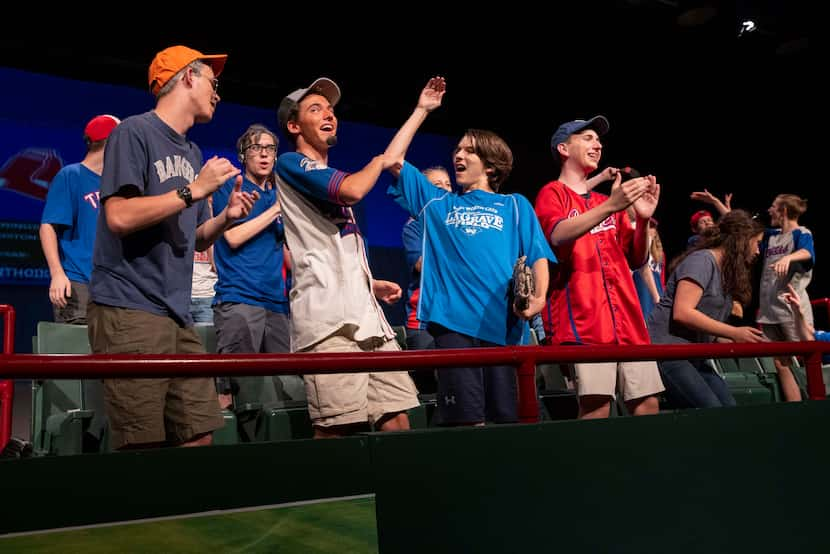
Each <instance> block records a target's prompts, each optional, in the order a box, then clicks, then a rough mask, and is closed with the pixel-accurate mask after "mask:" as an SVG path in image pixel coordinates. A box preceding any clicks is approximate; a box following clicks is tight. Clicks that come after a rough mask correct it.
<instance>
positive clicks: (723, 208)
mask: <svg viewBox="0 0 830 554" xmlns="http://www.w3.org/2000/svg"><path fill="white" fill-rule="evenodd" d="M690 198H691V199H692V200H697V201H698V202H706V203H707V204H711V205H712V206H714V207H715V209H716V210H717V211H718V213H719V214H720V215H724V214H726V213H729V212H730V211H731V210H732V193H731V192H730V193H728V194H726V195H724V197H723V199H724V201H725V202H721V201H720V199H719V198H718V197H717V196H715V195H714V194H712V193H711V192H709V191H708V190H707V189H703V192H693V193H692V194H691V195H690Z"/></svg>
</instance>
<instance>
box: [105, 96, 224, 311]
mask: <svg viewBox="0 0 830 554" xmlns="http://www.w3.org/2000/svg"><path fill="white" fill-rule="evenodd" d="M104 160H105V162H104V171H103V174H102V175H101V203H102V206H104V207H105V206H106V202H107V199H108V198H109V197H111V196H125V197H130V196H157V195H161V194H165V193H167V192H169V191H171V190H176V189H179V188H181V187H183V186H185V185H187V184H189V183H192V182H193V181H194V180H195V179H196V175H197V171H199V169H200V168H201V167H202V153H201V151H200V150H199V147H198V146H196V145H195V144H193V143H192V142H190V141H189V140H187V138H186V137H185V136H183V135H180V134H179V133H177V132H176V131H174V130H173V129H171V128H170V127H169V126H168V125H167V124H166V123H164V122H163V121H162V120H161V119H159V117H158V116H157V115H156V114H155V112H152V111H150V112H147V113H144V114H141V115H136V116H133V117H129V118H127V119H125V120H124V121H123V122H122V123H121V124H120V125H119V126H118V127H116V128H115V129H114V130H113V132H112V134H111V135H110V136H109V139H108V140H107V147H106V151H105V153H104ZM209 217H210V214H209V212H208V207H207V203H206V202H204V201H199V202H194V203H193V205H192V206H191V207H190V208H185V209H184V210H182V211H181V212H179V213H176V214H174V215H171V216H170V217H168V218H167V219H165V220H163V221H161V222H160V223H157V224H156V225H153V226H152V227H148V228H146V229H142V230H140V231H135V232H133V233H130V234H129V235H126V236H123V237H118V236H116V235H115V234H114V233H113V232H112V231H110V229H109V227H108V226H107V222H106V210H105V209H101V210H100V217H99V218H98V228H97V235H96V241H95V249H94V253H93V260H92V265H93V269H92V278H91V280H90V297H91V298H92V300H93V301H94V302H96V303H98V304H105V305H108V306H116V307H120V308H133V309H137V310H143V311H146V312H150V313H154V314H158V315H164V316H168V317H171V318H173V319H174V320H176V322H177V323H178V324H179V325H182V326H187V325H191V324H192V319H191V317H190V313H189V308H190V288H191V279H192V275H193V250H194V246H195V243H196V227H198V226H199V225H201V224H202V223H204V222H205V221H206V220H207V219H209Z"/></svg>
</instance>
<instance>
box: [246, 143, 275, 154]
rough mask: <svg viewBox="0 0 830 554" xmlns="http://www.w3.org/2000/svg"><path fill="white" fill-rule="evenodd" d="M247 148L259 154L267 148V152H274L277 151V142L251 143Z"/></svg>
mask: <svg viewBox="0 0 830 554" xmlns="http://www.w3.org/2000/svg"><path fill="white" fill-rule="evenodd" d="M246 150H250V151H251V152H253V153H255V154H259V153H260V152H262V151H263V150H265V153H266V154H274V153H276V151H277V145H276V144H249V145H248V147H247V148H246Z"/></svg>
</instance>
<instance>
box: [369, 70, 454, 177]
mask: <svg viewBox="0 0 830 554" xmlns="http://www.w3.org/2000/svg"><path fill="white" fill-rule="evenodd" d="M446 91H447V84H446V81H444V78H443V77H433V78H432V79H430V80H429V82H427V84H426V86H425V87H424V90H422V91H421V96H419V97H418V104H417V105H416V106H415V109H414V110H413V111H412V115H410V116H409V119H407V120H406V122H405V123H404V124H403V125H402V126H401V128H400V129H399V130H398V132H397V133H395V136H394V137H392V141H391V142H390V143H389V146H387V147H386V152H384V154H385V155H386V156H389V157H390V158H392V159H393V160H396V161H397V162H402V161H403V159H404V158H405V157H406V151H407V149H409V144H410V143H411V142H412V138H413V137H414V136H415V133H416V132H417V131H418V128H419V127H420V126H421V123H423V122H424V120H425V119H426V118H427V115H428V114H429V113H430V112H431V111H433V110H434V109H435V108H437V107H439V106H440V105H441V100H442V99H443V98H444V93H445V92H446ZM391 172H392V174H393V175H395V177H397V176H398V174H399V173H400V169H399V168H398V167H397V166H393V167H392V168H391Z"/></svg>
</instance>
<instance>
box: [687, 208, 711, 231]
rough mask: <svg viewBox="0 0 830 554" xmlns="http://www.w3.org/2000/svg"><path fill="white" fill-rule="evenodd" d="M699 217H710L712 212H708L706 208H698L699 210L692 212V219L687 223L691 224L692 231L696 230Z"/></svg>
mask: <svg viewBox="0 0 830 554" xmlns="http://www.w3.org/2000/svg"><path fill="white" fill-rule="evenodd" d="M701 217H709V218H711V217H712V214H710V213H709V212H707V211H706V210H700V211H697V212H695V213H694V214H692V219H690V220H689V225H691V226H692V231H695V232H697V222H698V221H700V218H701ZM713 219H714V218H713Z"/></svg>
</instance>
